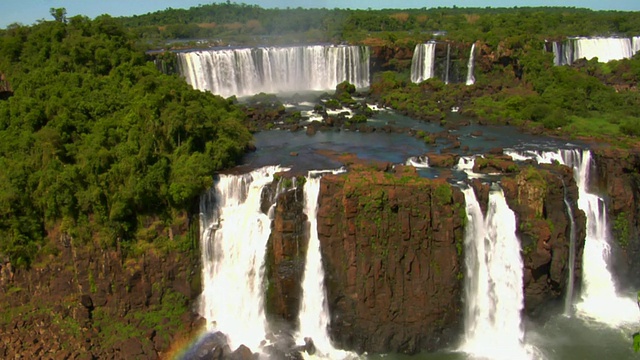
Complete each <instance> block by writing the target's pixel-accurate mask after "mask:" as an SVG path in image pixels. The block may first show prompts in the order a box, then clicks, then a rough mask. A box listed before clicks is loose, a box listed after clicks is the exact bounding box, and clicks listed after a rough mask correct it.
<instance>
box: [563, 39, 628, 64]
mask: <svg viewBox="0 0 640 360" xmlns="http://www.w3.org/2000/svg"><path fill="white" fill-rule="evenodd" d="M553 52H554V57H555V60H554V63H555V64H556V65H571V64H573V62H574V61H576V60H578V59H582V58H584V59H587V60H591V59H593V58H598V61H599V62H603V63H604V62H609V61H611V60H621V59H629V58H631V57H632V56H633V54H634V51H633V46H632V39H630V38H571V39H567V40H565V41H564V43H554V46H553Z"/></svg>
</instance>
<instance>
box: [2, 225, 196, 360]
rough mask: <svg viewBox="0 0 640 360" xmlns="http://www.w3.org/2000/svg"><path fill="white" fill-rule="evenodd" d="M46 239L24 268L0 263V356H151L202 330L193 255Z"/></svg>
mask: <svg viewBox="0 0 640 360" xmlns="http://www.w3.org/2000/svg"><path fill="white" fill-rule="evenodd" d="M50 241H51V243H50V244H48V246H50V248H49V250H48V252H49V253H50V255H44V256H42V258H40V259H39V260H38V261H37V262H35V263H34V264H33V265H32V267H31V269H29V270H26V269H24V268H20V269H15V268H13V267H12V266H11V265H10V264H9V263H7V262H4V263H0V307H2V308H3V317H2V319H0V333H2V334H3V335H2V341H1V342H0V358H3V359H9V358H11V359H14V358H29V359H45V358H61V359H62V358H65V359H66V358H70V359H72V358H88V359H90V358H94V359H135V358H145V359H156V358H160V357H165V356H166V355H167V354H168V351H169V350H170V346H171V345H172V344H173V343H174V342H176V341H178V340H179V339H180V334H182V336H187V335H188V333H189V332H191V331H192V330H195V329H196V328H198V327H199V326H200V325H199V324H200V322H199V319H198V318H197V315H195V314H194V313H193V312H192V311H191V304H192V302H193V301H195V299H196V297H197V296H198V294H199V293H200V291H201V288H200V283H199V277H200V269H199V265H198V260H199V257H198V256H197V251H195V252H193V253H191V252H189V251H187V252H183V251H172V252H169V253H161V252H158V251H155V250H150V249H148V251H145V252H144V253H142V254H140V255H139V256H136V258H135V259H133V258H126V259H125V258H124V257H123V256H122V254H120V253H118V252H117V251H115V250H101V249H100V247H99V246H98V245H97V244H74V241H73V240H72V239H71V238H70V237H69V236H68V235H65V234H62V235H53V236H52V238H51V240H50ZM168 241H169V240H168Z"/></svg>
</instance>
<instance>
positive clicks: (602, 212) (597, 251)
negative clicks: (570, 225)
mask: <svg viewBox="0 0 640 360" xmlns="http://www.w3.org/2000/svg"><path fill="white" fill-rule="evenodd" d="M560 153H561V156H562V159H563V162H564V163H565V164H566V165H568V166H570V167H572V168H573V172H574V177H575V178H576V182H577V183H578V191H579V198H578V207H579V208H580V209H581V210H582V211H584V212H585V214H586V216H587V236H586V240H585V246H584V254H583V266H582V268H583V276H582V294H581V298H580V302H579V303H578V304H576V313H577V314H578V315H581V316H586V317H588V318H592V319H595V320H597V321H599V322H602V323H606V324H609V325H612V326H618V325H621V324H624V323H627V322H636V321H638V308H637V305H636V303H635V301H634V300H633V299H630V298H625V297H621V296H618V294H617V291H616V287H615V283H614V280H613V276H612V275H611V272H609V269H608V268H607V261H608V259H609V254H610V251H611V247H610V245H609V242H610V239H609V238H610V234H609V226H608V223H607V209H606V206H605V203H604V200H603V199H602V198H601V197H599V196H597V195H595V194H591V193H589V192H588V186H589V179H590V170H591V166H592V161H591V152H590V151H588V150H584V151H580V150H562V151H561V152H560Z"/></svg>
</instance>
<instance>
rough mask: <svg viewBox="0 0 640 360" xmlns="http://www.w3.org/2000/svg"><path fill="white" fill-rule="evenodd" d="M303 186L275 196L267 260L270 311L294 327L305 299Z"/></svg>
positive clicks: (306, 234)
mask: <svg viewBox="0 0 640 360" xmlns="http://www.w3.org/2000/svg"><path fill="white" fill-rule="evenodd" d="M302 190H303V188H302V186H298V187H295V188H292V189H289V190H287V191H285V192H283V193H281V194H280V195H279V196H277V198H275V199H274V200H275V208H274V214H273V216H274V218H273V221H272V223H271V235H270V236H269V240H268V242H267V255H266V256H267V258H266V259H265V264H266V269H265V270H266V272H265V276H266V278H267V279H268V287H267V294H266V304H267V313H268V314H269V315H271V317H272V319H276V321H277V319H281V320H284V321H285V322H286V323H288V324H289V325H290V326H292V327H295V326H296V323H297V320H298V313H299V310H300V301H301V298H302V287H301V283H302V277H303V275H304V265H305V259H306V254H307V247H308V242H309V237H308V231H309V229H308V228H309V226H308V223H307V216H306V214H304V193H303V191H302Z"/></svg>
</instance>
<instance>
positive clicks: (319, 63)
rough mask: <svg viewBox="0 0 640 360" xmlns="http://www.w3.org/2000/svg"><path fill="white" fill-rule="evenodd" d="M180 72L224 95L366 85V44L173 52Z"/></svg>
mask: <svg viewBox="0 0 640 360" xmlns="http://www.w3.org/2000/svg"><path fill="white" fill-rule="evenodd" d="M178 63H179V68H180V73H181V75H182V76H183V77H184V78H185V79H186V80H187V82H188V83H189V84H190V85H191V86H193V87H194V88H195V89H198V90H203V91H205V90H206V91H210V92H212V93H214V94H217V95H221V96H224V97H229V96H232V95H235V96H238V97H241V96H249V95H254V94H258V93H261V92H265V93H280V92H294V91H311V90H333V89H335V87H336V85H337V84H339V83H341V82H343V81H345V80H346V81H348V82H350V83H351V84H353V85H355V86H356V88H366V87H368V86H369V48H368V47H366V46H343V45H340V46H325V45H314V46H293V47H260V48H251V49H220V50H197V51H189V52H180V53H178Z"/></svg>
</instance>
